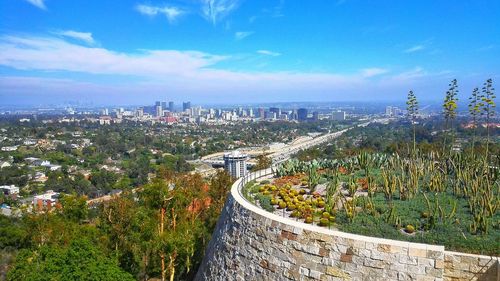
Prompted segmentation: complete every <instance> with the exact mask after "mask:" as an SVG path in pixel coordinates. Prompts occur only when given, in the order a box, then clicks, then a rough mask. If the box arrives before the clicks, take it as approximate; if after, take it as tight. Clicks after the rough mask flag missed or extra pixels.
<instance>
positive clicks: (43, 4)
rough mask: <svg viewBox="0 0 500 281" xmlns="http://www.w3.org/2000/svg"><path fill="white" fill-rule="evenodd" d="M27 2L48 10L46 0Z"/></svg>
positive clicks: (28, 0) (30, 0)
mask: <svg viewBox="0 0 500 281" xmlns="http://www.w3.org/2000/svg"><path fill="white" fill-rule="evenodd" d="M26 1H27V2H29V3H30V4H32V5H34V6H36V7H38V8H40V9H42V10H47V7H46V6H45V0H26Z"/></svg>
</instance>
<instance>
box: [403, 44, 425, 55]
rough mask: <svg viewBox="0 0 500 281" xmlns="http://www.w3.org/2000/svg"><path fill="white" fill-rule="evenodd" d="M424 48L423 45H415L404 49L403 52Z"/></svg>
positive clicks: (412, 51)
mask: <svg viewBox="0 0 500 281" xmlns="http://www.w3.org/2000/svg"><path fill="white" fill-rule="evenodd" d="M424 49H425V46H424V45H415V46H413V47H410V48H408V49H406V50H404V51H403V52H404V53H407V54H409V53H415V52H418V51H422V50H424Z"/></svg>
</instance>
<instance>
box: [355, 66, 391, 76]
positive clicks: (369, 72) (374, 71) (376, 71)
mask: <svg viewBox="0 0 500 281" xmlns="http://www.w3.org/2000/svg"><path fill="white" fill-rule="evenodd" d="M387 72H389V70H387V69H384V68H378V67H372V68H365V69H362V70H361V75H362V76H363V77H366V78H369V77H373V76H378V75H381V74H385V73H387Z"/></svg>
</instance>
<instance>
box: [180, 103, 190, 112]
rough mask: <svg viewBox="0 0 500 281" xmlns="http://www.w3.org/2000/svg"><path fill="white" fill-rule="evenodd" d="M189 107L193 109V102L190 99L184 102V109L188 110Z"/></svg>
mask: <svg viewBox="0 0 500 281" xmlns="http://www.w3.org/2000/svg"><path fill="white" fill-rule="evenodd" d="M188 109H191V102H190V101H187V102H183V103H182V111H186V110H188Z"/></svg>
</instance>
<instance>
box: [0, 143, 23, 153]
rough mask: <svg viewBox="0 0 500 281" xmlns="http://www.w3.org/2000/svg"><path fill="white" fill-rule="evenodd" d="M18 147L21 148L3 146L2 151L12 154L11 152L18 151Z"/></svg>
mask: <svg viewBox="0 0 500 281" xmlns="http://www.w3.org/2000/svg"><path fill="white" fill-rule="evenodd" d="M18 147H19V146H18V145H13V146H3V147H2V148H1V149H0V150H2V151H4V152H10V151H16V150H17V148H18Z"/></svg>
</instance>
